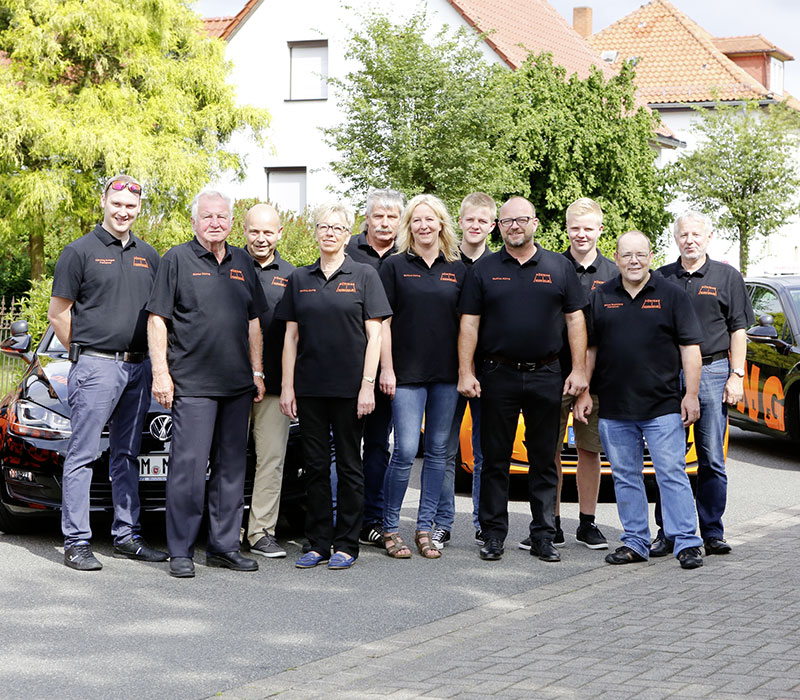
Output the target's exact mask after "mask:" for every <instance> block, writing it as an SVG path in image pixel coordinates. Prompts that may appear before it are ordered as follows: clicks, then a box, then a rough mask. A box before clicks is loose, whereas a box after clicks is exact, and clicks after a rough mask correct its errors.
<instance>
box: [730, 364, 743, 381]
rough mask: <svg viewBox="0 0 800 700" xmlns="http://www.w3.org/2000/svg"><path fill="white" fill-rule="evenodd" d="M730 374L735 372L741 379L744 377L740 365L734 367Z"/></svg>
mask: <svg viewBox="0 0 800 700" xmlns="http://www.w3.org/2000/svg"><path fill="white" fill-rule="evenodd" d="M731 374H735V375H736V376H737V377H741V378H742V379H744V369H742V368H740V367H734V368H733V369H732V370H731Z"/></svg>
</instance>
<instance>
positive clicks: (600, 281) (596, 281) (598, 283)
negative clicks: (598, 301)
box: [592, 280, 605, 290]
mask: <svg viewBox="0 0 800 700" xmlns="http://www.w3.org/2000/svg"><path fill="white" fill-rule="evenodd" d="M601 284H605V282H603V280H594V281H593V282H592V290H594V288H595V287H599V286H600V285H601Z"/></svg>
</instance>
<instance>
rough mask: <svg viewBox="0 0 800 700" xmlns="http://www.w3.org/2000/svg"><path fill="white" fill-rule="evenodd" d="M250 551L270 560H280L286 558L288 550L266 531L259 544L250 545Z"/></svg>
mask: <svg viewBox="0 0 800 700" xmlns="http://www.w3.org/2000/svg"><path fill="white" fill-rule="evenodd" d="M250 551H251V552H252V553H253V554H260V555H261V556H262V557H267V558H268V559H280V558H281V557H285V556H286V550H285V549H284V548H283V547H281V546H280V545H279V544H278V543H277V541H276V540H275V538H274V537H273V536H272V535H270V534H269V533H268V532H267V531H266V530H264V536H263V537H262V538H261V539H259V540H258V542H256V543H255V544H251V545H250Z"/></svg>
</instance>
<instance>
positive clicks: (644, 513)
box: [599, 413, 703, 559]
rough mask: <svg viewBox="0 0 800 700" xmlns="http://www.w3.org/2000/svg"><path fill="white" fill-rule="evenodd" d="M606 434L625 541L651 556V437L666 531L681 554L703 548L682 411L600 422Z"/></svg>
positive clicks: (676, 551)
mask: <svg viewBox="0 0 800 700" xmlns="http://www.w3.org/2000/svg"><path fill="white" fill-rule="evenodd" d="M599 429H600V439H601V441H602V443H603V449H604V450H605V452H606V455H607V456H608V460H609V462H611V473H612V475H613V477H614V492H615V493H616V496H617V512H618V513H619V519H620V522H621V523H622V528H623V529H624V530H625V532H624V533H623V535H622V537H621V539H622V543H623V544H624V545H625V546H627V547H630V548H631V549H632V550H633V551H634V552H636V553H637V554H638V555H639V556H641V557H644V558H645V559H647V558H649V556H650V524H649V519H648V509H647V494H646V493H645V488H644V478H643V476H642V463H643V461H644V443H643V441H642V438H644V439H645V440H647V446H648V448H649V449H650V455H651V457H652V458H653V467H654V468H655V472H656V481H657V483H658V488H659V490H660V491H661V498H662V501H663V516H664V530H665V531H666V534H667V537H668V538H669V539H671V540H673V541H674V542H675V555H676V556H677V555H678V553H679V552H680V551H681V550H683V549H686V548H687V547H699V546H701V545H702V544H703V541H702V540H701V539H700V538H699V537H698V536H697V534H696V532H697V512H696V511H695V509H694V497H693V495H692V487H691V486H690V484H689V477H688V476H686V471H685V466H686V460H685V449H686V445H685V437H684V429H683V421H682V420H681V416H680V414H679V413H668V414H666V415H664V416H658V417H657V418H651V419H650V420H641V421H639V420H610V419H608V418H601V419H600V421H599Z"/></svg>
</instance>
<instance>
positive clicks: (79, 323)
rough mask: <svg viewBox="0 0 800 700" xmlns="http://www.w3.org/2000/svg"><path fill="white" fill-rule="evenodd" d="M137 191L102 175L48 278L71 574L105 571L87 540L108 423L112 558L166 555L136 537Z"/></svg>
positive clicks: (140, 283)
mask: <svg viewBox="0 0 800 700" xmlns="http://www.w3.org/2000/svg"><path fill="white" fill-rule="evenodd" d="M141 198H142V187H141V185H140V184H139V182H137V181H136V180H135V179H134V178H132V177H130V176H128V175H118V176H116V177H112V178H111V179H109V180H108V181H107V182H106V183H105V187H104V188H103V194H102V196H101V197H100V206H101V207H102V209H103V222H102V223H100V224H98V225H97V226H96V227H95V229H94V230H93V231H92V232H91V233H87V234H86V235H84V236H82V237H81V238H79V239H78V240H76V241H73V242H72V243H70V244H69V245H68V246H67V247H66V248H64V250H63V251H62V252H61V255H60V256H59V258H58V262H57V263H56V269H55V274H54V276H53V292H52V296H51V297H50V308H49V310H48V312H47V317H48V319H49V320H50V323H51V325H52V326H53V331H54V333H55V334H56V337H57V338H58V339H59V341H60V342H61V344H62V345H63V346H64V347H65V348H69V358H70V360H71V361H72V367H71V368H70V372H69V379H68V383H67V402H68V403H69V407H70V412H71V413H70V421H71V425H72V435H71V436H70V440H69V445H68V447H67V455H66V457H65V459H64V468H63V481H62V505H61V529H62V531H63V533H64V564H65V565H66V566H68V567H70V568H71V569H76V570H78V571H96V570H99V569H102V568H103V565H102V564H101V563H100V561H98V559H97V558H96V557H95V556H94V554H93V553H92V547H91V544H90V542H91V538H92V531H91V528H90V524H89V489H90V486H91V482H92V474H93V464H94V463H95V461H96V460H97V457H98V455H99V454H100V451H101V450H100V439H101V435H102V432H103V428H104V427H105V426H106V424H108V427H109V437H108V442H109V470H110V477H111V495H112V500H113V503H114V520H113V523H112V526H111V533H112V535H113V536H114V555H115V556H120V557H128V558H130V559H138V560H141V561H164V560H166V558H167V555H166V553H165V552H159V551H157V550H155V549H153V548H152V547H150V546H149V545H148V544H147V543H146V542H145V541H144V539H143V538H142V537H141V535H140V534H139V530H140V528H139V463H138V459H137V457H138V455H139V447H140V443H141V438H142V425H143V422H144V417H145V415H146V413H147V409H148V407H149V406H150V382H151V374H150V361H149V359H148V357H147V332H146V331H147V314H146V312H145V310H144V307H145V305H146V303H147V300H148V298H149V297H150V291H151V289H152V287H153V280H154V279H155V275H156V270H157V269H158V263H159V257H158V253H157V252H156V251H155V249H154V248H153V247H152V246H150V245H148V244H147V243H145V242H144V241H143V240H142V239H141V238H138V237H137V236H135V235H134V234H133V233H132V232H131V228H132V226H133V223H134V222H135V221H136V217H137V216H138V215H139V211H140V210H141V204H142V200H141ZM101 478H103V477H101Z"/></svg>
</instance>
